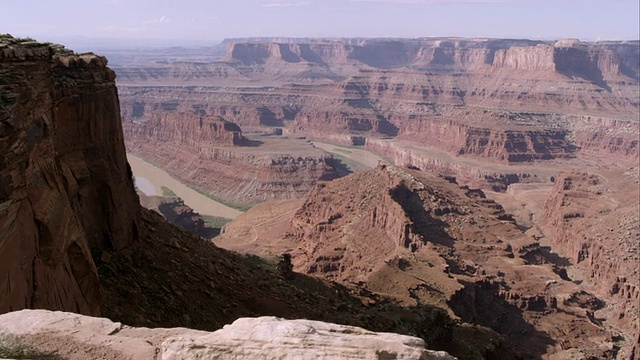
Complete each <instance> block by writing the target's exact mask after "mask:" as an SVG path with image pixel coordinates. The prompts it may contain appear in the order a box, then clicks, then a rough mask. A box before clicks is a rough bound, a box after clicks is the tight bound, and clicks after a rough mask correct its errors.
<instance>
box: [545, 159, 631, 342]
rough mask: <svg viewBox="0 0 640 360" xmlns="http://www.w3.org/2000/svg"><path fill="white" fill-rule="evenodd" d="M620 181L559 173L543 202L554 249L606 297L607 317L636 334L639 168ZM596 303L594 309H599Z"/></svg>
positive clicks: (625, 175)
mask: <svg viewBox="0 0 640 360" xmlns="http://www.w3.org/2000/svg"><path fill="white" fill-rule="evenodd" d="M616 180H618V181H616V182H614V181H611V178H610V179H609V180H608V179H607V178H605V177H603V176H600V175H596V174H589V173H579V172H566V173H563V174H561V175H560V176H558V178H557V179H556V182H555V185H554V187H553V189H552V191H551V194H550V196H549V198H548V199H547V201H546V203H545V208H544V210H545V215H546V219H545V220H546V226H547V230H548V231H549V232H550V236H549V237H550V238H551V240H552V242H553V245H554V248H556V249H557V251H558V252H559V253H561V254H563V255H564V256H566V257H567V258H569V259H570V260H571V262H572V263H574V264H576V266H577V267H578V268H581V269H584V271H585V273H586V274H589V276H588V277H587V278H586V279H585V281H586V282H587V283H593V284H595V287H596V288H597V289H598V291H599V292H600V295H601V296H602V297H603V298H604V299H606V300H608V304H607V305H608V309H607V311H606V313H607V317H608V318H610V319H612V320H613V321H614V322H615V323H617V324H619V326H620V327H621V328H623V329H625V330H626V331H628V332H629V333H632V334H635V337H638V335H639V334H640V324H639V323H638V321H640V320H639V314H638V311H639V306H640V305H639V304H640V303H639V302H640V283H639V282H640V278H639V276H640V275H639V271H640V268H639V266H640V265H639V264H640V248H639V247H638V239H640V233H639V232H640V217H639V214H640V205H639V204H640V195H639V194H638V170H637V168H632V169H629V171H627V172H626V173H625V174H622V176H621V179H616ZM600 307H601V306H596V308H595V309H593V310H600Z"/></svg>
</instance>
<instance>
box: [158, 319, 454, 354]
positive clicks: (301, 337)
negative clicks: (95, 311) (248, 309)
mask: <svg viewBox="0 0 640 360" xmlns="http://www.w3.org/2000/svg"><path fill="white" fill-rule="evenodd" d="M162 347H163V353H162V358H163V359H168V360H169V359H189V358H195V359H199V358H210V359H215V358H216V357H217V356H221V355H220V354H224V356H225V358H227V359H238V360H242V359H247V360H248V359H255V358H263V359H274V360H275V359H291V360H293V359H380V358H390V359H407V360H409V359H415V360H432V359H433V360H436V359H443V360H453V359H455V358H454V357H452V356H449V355H448V354H447V353H445V352H444V351H439V352H435V351H429V350H425V349H424V341H423V340H421V339H418V338H415V337H410V336H404V335H397V334H389V333H375V332H371V331H368V330H365V329H362V328H357V327H353V326H345V325H336V324H329V323H323V322H320V321H310V320H284V319H279V318H274V317H263V318H242V319H238V320H236V321H235V322H234V323H233V324H231V325H227V326H225V327H224V328H222V329H221V330H218V331H216V332H214V333H212V334H210V335H205V336H199V337H196V336H191V337H180V338H178V337H172V338H169V339H167V340H165V341H164V343H163V344H162Z"/></svg>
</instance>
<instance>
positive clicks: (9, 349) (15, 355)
mask: <svg viewBox="0 0 640 360" xmlns="http://www.w3.org/2000/svg"><path fill="white" fill-rule="evenodd" d="M0 358H2V359H59V357H58V356H55V355H53V354H47V353H44V352H42V351H39V350H37V349H35V348H33V347H32V346H30V345H29V344H26V343H25V342H24V341H23V340H22V339H21V338H20V337H18V336H16V335H13V334H5V333H0Z"/></svg>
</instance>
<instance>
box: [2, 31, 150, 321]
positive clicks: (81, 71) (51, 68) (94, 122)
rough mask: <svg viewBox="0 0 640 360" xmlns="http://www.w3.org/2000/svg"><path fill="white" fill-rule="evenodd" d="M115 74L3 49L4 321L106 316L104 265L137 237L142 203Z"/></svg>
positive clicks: (92, 61)
mask: <svg viewBox="0 0 640 360" xmlns="http://www.w3.org/2000/svg"><path fill="white" fill-rule="evenodd" d="M106 64H107V61H106V60H105V59H104V58H103V57H100V56H96V55H94V54H81V55H76V54H73V53H72V52H70V51H68V50H66V49H64V48H63V47H61V46H53V45H48V44H40V43H35V42H20V41H18V40H16V39H13V38H11V37H4V38H2V39H0V97H1V103H0V152H1V153H2V157H1V158H0V165H1V166H0V215H1V216H0V259H1V261H0V272H2V273H3V274H5V275H4V276H3V277H2V279H0V289H2V293H3V294H4V295H3V296H2V298H0V312H7V311H11V310H17V309H22V308H47V309H55V310H66V311H73V312H79V313H84V314H93V315H95V314H98V313H99V312H100V304H101V297H102V296H101V289H100V283H99V279H98V274H97V271H96V266H95V264H94V257H95V256H98V257H99V256H100V255H101V253H102V252H103V251H115V250H121V249H123V248H126V247H127V246H129V245H130V244H131V243H132V242H133V241H134V240H135V239H136V237H137V231H138V225H137V218H138V213H139V205H138V197H137V196H136V194H135V191H134V187H133V182H132V179H131V170H130V169H129V167H128V165H127V160H126V155H125V148H124V141H123V136H122V124H121V121H120V108H119V105H118V95H117V91H116V87H115V73H114V72H113V71H111V70H110V69H109V68H107V67H106Z"/></svg>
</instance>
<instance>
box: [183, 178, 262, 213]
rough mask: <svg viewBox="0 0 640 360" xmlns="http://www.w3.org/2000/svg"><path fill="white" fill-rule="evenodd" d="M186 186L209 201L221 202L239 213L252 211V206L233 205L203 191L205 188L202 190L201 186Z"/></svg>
mask: <svg viewBox="0 0 640 360" xmlns="http://www.w3.org/2000/svg"><path fill="white" fill-rule="evenodd" d="M186 185H187V186H188V187H190V188H191V189H193V190H195V191H196V192H198V193H199V194H202V195H204V196H206V197H208V198H209V199H211V200H213V201H215V202H219V203H220V204H222V205H225V206H228V207H230V208H233V209H236V210H238V211H242V212H247V211H248V210H249V209H251V206H249V205H238V204H235V203H232V202H230V201H227V200H224V199H221V198H219V197H217V196H215V195H212V194H210V193H209V192H208V191H207V190H205V189H203V188H201V187H199V186H196V185H193V184H186Z"/></svg>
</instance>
